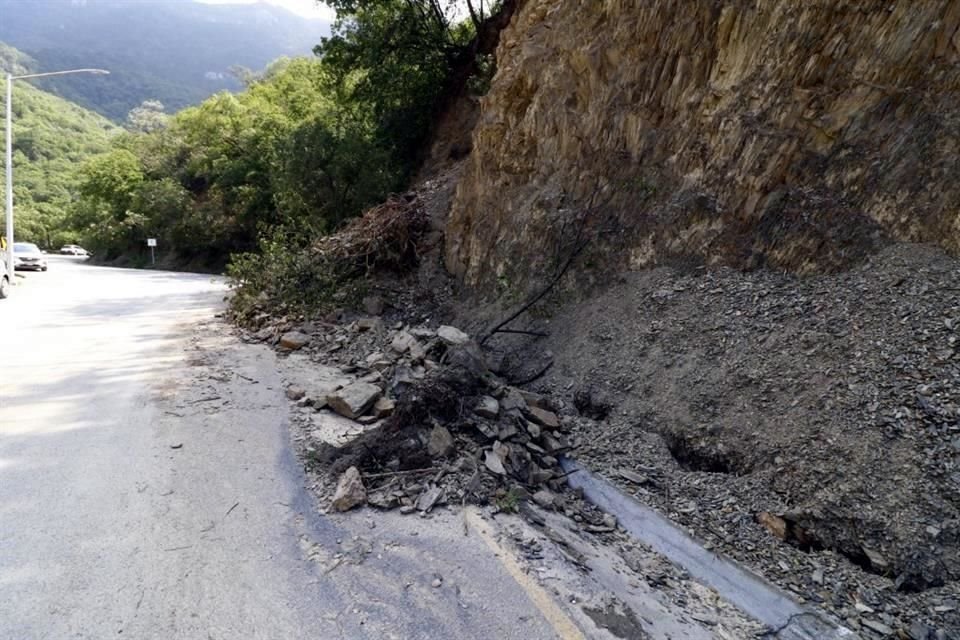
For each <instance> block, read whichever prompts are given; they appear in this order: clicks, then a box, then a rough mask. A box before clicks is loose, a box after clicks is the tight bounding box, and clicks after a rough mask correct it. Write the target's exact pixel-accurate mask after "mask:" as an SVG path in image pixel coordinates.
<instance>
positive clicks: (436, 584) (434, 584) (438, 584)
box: [430, 578, 443, 589]
mask: <svg viewBox="0 0 960 640" xmlns="http://www.w3.org/2000/svg"><path fill="white" fill-rule="evenodd" d="M442 585H443V580H441V579H440V578H434V579H433V582H431V583H430V586H431V587H433V588H434V589H439V588H440V587H441V586H442Z"/></svg>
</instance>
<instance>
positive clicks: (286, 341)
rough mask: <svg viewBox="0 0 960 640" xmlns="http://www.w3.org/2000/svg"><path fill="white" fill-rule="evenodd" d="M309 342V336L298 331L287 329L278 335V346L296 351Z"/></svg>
mask: <svg viewBox="0 0 960 640" xmlns="http://www.w3.org/2000/svg"><path fill="white" fill-rule="evenodd" d="M309 342H310V336H308V335H307V334H305V333H301V332H300V331H288V332H287V333H285V334H283V335H282V336H280V346H281V347H285V348H287V349H290V350H291V351H296V350H297V349H300V348H302V347H305V346H306V345H307V343H309Z"/></svg>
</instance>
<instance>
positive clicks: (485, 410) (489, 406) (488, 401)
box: [473, 396, 500, 420]
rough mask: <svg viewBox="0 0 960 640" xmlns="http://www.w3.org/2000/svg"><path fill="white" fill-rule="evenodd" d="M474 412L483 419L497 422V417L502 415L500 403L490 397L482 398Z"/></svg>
mask: <svg viewBox="0 0 960 640" xmlns="http://www.w3.org/2000/svg"><path fill="white" fill-rule="evenodd" d="M473 412H474V413H476V414H477V415H478V416H480V417H481V418H487V419H488V420H496V418H497V415H498V414H499V413H500V403H499V402H497V399H496V398H491V397H490V396H481V397H480V400H478V401H477V406H476V407H474V409H473Z"/></svg>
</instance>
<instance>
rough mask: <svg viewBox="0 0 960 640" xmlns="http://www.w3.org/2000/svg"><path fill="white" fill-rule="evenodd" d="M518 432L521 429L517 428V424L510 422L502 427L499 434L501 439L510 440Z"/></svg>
mask: <svg viewBox="0 0 960 640" xmlns="http://www.w3.org/2000/svg"><path fill="white" fill-rule="evenodd" d="M518 433H519V431H518V430H517V425H515V424H513V423H512V422H508V423H507V424H505V425H502V426H501V427H500V433H499V434H498V436H499V439H500V440H509V439H510V438H512V437H513V436H515V435H517V434H518Z"/></svg>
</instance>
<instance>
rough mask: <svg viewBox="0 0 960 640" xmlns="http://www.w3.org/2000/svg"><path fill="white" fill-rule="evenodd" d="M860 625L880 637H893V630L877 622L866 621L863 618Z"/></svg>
mask: <svg viewBox="0 0 960 640" xmlns="http://www.w3.org/2000/svg"><path fill="white" fill-rule="evenodd" d="M861 623H862V624H863V626H865V627H866V628H867V629H871V630H872V631H876V632H877V633H879V634H880V635H882V636H884V637H887V636H891V635H893V629H891V628H890V627H888V626H887V625H885V624H883V623H882V622H880V621H879V620H868V619H865V618H864V619H861Z"/></svg>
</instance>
